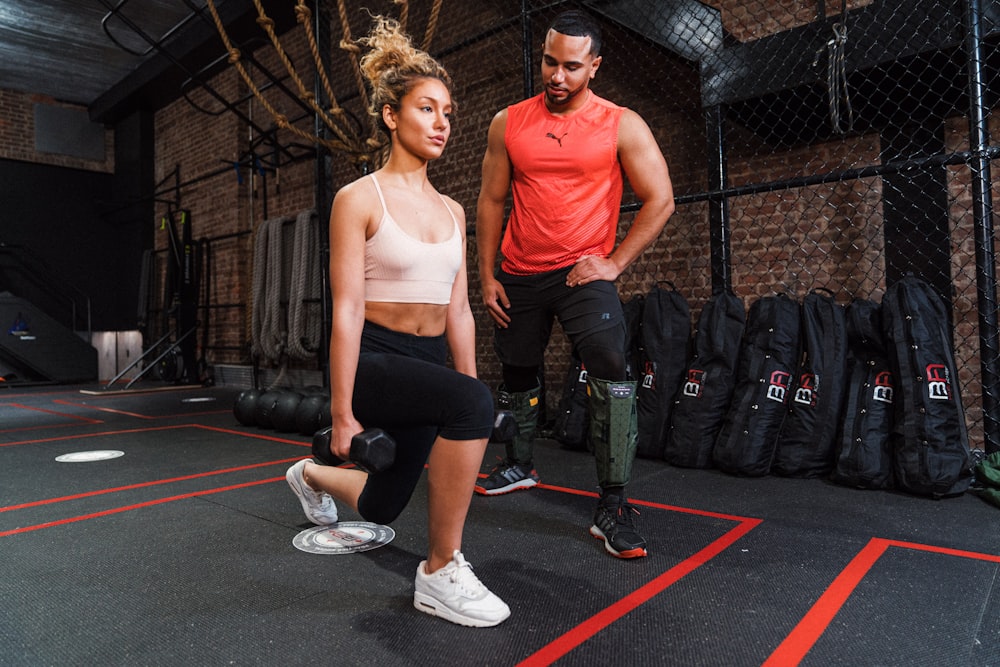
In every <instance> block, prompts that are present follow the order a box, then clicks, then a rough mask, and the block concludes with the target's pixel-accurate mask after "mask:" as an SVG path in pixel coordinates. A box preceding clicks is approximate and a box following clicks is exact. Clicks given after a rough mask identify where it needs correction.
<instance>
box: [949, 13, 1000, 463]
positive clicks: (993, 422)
mask: <svg viewBox="0 0 1000 667" xmlns="http://www.w3.org/2000/svg"><path fill="white" fill-rule="evenodd" d="M964 18H965V50H966V58H967V63H968V91H967V92H968V96H969V148H970V157H969V169H970V170H971V174H972V215H973V221H974V224H975V239H976V283H977V297H978V304H977V305H978V310H979V360H980V365H981V369H982V404H983V440H984V444H985V448H986V452H987V453H990V454H991V453H993V452H996V451H1000V400H998V398H1000V381H998V378H1000V376H998V372H997V359H998V342H997V339H998V331H997V295H996V292H997V287H996V271H995V269H994V266H995V252H994V247H993V198H992V195H991V193H990V181H991V175H990V161H989V156H988V148H989V146H988V143H989V127H988V121H987V114H988V113H989V109H987V107H986V103H985V101H984V92H985V84H984V81H983V68H982V57H983V53H982V48H983V41H982V2H981V0H968V1H967V3H966V6H965V17H964ZM956 380H957V378H956Z"/></svg>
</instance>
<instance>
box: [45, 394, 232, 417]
mask: <svg viewBox="0 0 1000 667" xmlns="http://www.w3.org/2000/svg"><path fill="white" fill-rule="evenodd" d="M53 403H59V404H61V405H72V406H73V407H75V408H82V409H85V410H99V411H102V412H110V413H113V414H116V415H126V416H128V417H136V418H138V419H151V420H152V419H178V418H181V417H202V416H205V415H221V414H224V413H227V412H230V410H221V409H220V410H204V411H202V412H175V413H173V414H168V415H144V414H140V413H138V412H129V411H127V410H118V409H116V408H101V407H97V406H96V405H92V404H90V403H75V402H73V401H67V400H60V399H56V400H54V401H53Z"/></svg>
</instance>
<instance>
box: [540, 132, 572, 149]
mask: <svg viewBox="0 0 1000 667" xmlns="http://www.w3.org/2000/svg"><path fill="white" fill-rule="evenodd" d="M567 134H569V132H563V135H562V137H557V136H556V135H554V134H552V133H551V132H546V133H545V136H546V137H547V138H549V139H555V140H556V141H557V142H559V148H562V140H563V137H565V136H566V135H567Z"/></svg>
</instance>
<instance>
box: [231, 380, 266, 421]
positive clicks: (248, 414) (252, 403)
mask: <svg viewBox="0 0 1000 667" xmlns="http://www.w3.org/2000/svg"><path fill="white" fill-rule="evenodd" d="M259 396H260V391H259V390H257V389H244V390H243V391H241V392H240V395H239V396H237V397H236V402H235V403H234V404H233V415H235V416H236V421H238V422H239V423H241V424H243V425H244V426H254V425H255V424H256V423H257V422H256V421H255V417H254V410H256V409H257V398H258V397H259Z"/></svg>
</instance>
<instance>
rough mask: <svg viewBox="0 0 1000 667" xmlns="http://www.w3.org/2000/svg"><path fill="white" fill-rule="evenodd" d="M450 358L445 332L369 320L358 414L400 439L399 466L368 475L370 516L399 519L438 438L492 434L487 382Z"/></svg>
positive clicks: (361, 504) (365, 502) (363, 503)
mask: <svg viewBox="0 0 1000 667" xmlns="http://www.w3.org/2000/svg"><path fill="white" fill-rule="evenodd" d="M446 363H447V344H446V341H445V337H444V336H435V337H424V336H412V335H409V334H402V333H398V332H396V331H392V330H390V329H386V328H385V327H381V326H378V325H376V324H372V323H371V322H365V327H364V330H363V332H362V335H361V355H360V358H359V359H358V372H357V376H356V379H355V382H354V397H353V409H354V416H355V417H356V418H357V419H358V421H360V422H361V424H362V425H364V427H365V428H373V427H377V428H381V429H383V430H385V431H386V433H388V434H389V435H390V436H392V438H393V439H394V440H395V441H396V460H395V463H393V465H392V466H391V467H390V468H389V469H388V470H385V471H383V472H381V473H376V474H372V475H369V477H368V482H367V483H366V484H365V488H364V490H363V491H362V492H361V497H360V498H359V499H358V511H359V512H360V514H361V516H362V517H364V518H365V520H367V521H372V522H375V523H382V524H387V523H391V522H392V521H393V520H395V519H396V517H398V516H399V514H400V512H402V511H403V508H404V507H406V504H407V503H408V502H409V501H410V497H411V496H412V495H413V489H414V488H415V487H416V485H417V482H418V481H419V479H420V475H421V473H422V472H423V469H424V464H425V463H426V462H427V457H428V456H429V455H430V452H431V447H432V446H433V444H434V440H435V439H436V438H437V437H438V436H439V435H440V436H441V437H444V438H448V439H450V440H476V439H479V438H487V437H489V435H490V433H491V432H492V429H493V396H492V393H491V392H490V390H489V387H487V386H486V385H485V384H484V383H482V382H481V381H479V380H478V379H476V378H473V377H469V376H468V375H464V374H462V373H459V372H458V371H456V370H454V369H452V368H449V367H447V366H446V365H445V364H446Z"/></svg>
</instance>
